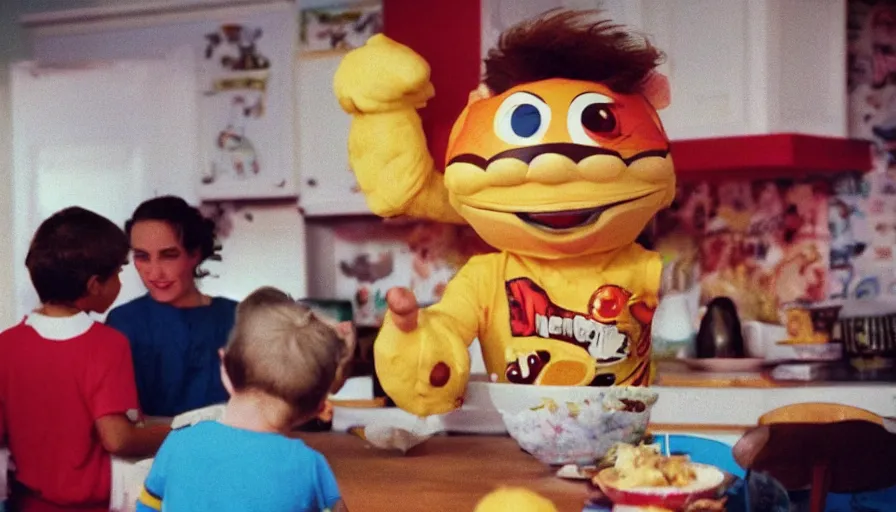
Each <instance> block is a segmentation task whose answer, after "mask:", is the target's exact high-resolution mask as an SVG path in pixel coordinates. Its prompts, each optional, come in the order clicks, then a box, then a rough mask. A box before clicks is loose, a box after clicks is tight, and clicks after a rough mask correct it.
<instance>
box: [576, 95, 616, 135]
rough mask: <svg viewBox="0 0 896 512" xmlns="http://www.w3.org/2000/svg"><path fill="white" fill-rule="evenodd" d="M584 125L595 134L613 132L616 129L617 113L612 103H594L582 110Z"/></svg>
mask: <svg viewBox="0 0 896 512" xmlns="http://www.w3.org/2000/svg"><path fill="white" fill-rule="evenodd" d="M582 126H584V127H585V129H586V130H588V131H589V132H591V133H593V134H595V135H597V134H604V133H613V132H614V131H615V130H616V114H614V113H613V110H611V108H610V105H607V104H604V103H592V104H591V105H588V106H587V107H585V110H583V111H582Z"/></svg>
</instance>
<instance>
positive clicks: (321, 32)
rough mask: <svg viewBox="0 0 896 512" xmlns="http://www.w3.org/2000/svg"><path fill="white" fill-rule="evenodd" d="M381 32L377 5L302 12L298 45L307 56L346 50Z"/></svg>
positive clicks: (381, 16)
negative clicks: (299, 44) (300, 44)
mask: <svg viewBox="0 0 896 512" xmlns="http://www.w3.org/2000/svg"><path fill="white" fill-rule="evenodd" d="M382 31H383V15H382V12H381V11H380V7H379V6H378V5H370V6H361V7H352V8H340V7H333V8H322V9H306V10H304V11H302V32H301V42H302V48H303V51H304V52H306V53H312V52H319V51H333V50H336V51H348V50H351V49H353V48H357V47H359V46H362V45H363V44H364V42H365V41H366V40H367V39H368V38H369V37H371V36H372V35H374V34H379V33H380V32H382Z"/></svg>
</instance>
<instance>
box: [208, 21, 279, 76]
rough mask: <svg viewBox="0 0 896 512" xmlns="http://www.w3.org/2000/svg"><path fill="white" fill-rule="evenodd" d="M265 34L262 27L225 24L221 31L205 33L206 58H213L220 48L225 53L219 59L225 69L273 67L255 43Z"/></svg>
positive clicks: (240, 69) (246, 69) (238, 69)
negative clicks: (223, 45)
mask: <svg viewBox="0 0 896 512" xmlns="http://www.w3.org/2000/svg"><path fill="white" fill-rule="evenodd" d="M263 34H264V33H263V32H262V30H261V29H260V28H249V27H244V26H242V25H224V26H222V27H221V29H220V31H217V32H212V33H210V34H206V35H205V40H206V47H205V58H206V59H211V58H213V57H214V56H215V52H217V51H219V50H220V51H221V52H222V53H223V55H221V56H220V57H219V59H218V61H219V62H220V64H221V67H223V68H225V69H228V70H231V71H253V70H259V69H268V68H270V67H271V61H270V60H269V59H268V58H267V57H265V56H264V55H262V54H260V53H259V52H258V48H257V46H256V44H255V43H256V42H257V41H258V40H259V39H260V38H261V36H262V35H263ZM225 42H226V43H227V45H226V46H225V47H224V48H222V47H221V45H222V44H223V43H225ZM234 49H235V50H236V52H234V51H233V50H234Z"/></svg>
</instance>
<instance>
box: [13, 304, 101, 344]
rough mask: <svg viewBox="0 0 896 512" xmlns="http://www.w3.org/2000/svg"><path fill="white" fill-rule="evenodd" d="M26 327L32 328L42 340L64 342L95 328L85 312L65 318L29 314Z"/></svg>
mask: <svg viewBox="0 0 896 512" xmlns="http://www.w3.org/2000/svg"><path fill="white" fill-rule="evenodd" d="M25 325H29V326H31V327H32V328H33V329H34V330H35V331H37V333H38V334H40V335H41V337H42V338H46V339H49V340H55V341H64V340H69V339H72V338H75V337H77V336H80V335H82V334H84V333H85V332H87V331H88V330H89V329H90V327H91V326H93V319H92V318H90V316H88V315H87V313H85V312H83V311H82V312H80V313H78V314H76V315H72V316H63V317H58V316H47V315H42V314H40V313H29V314H28V316H27V317H26V318H25Z"/></svg>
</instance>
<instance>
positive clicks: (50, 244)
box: [25, 206, 130, 304]
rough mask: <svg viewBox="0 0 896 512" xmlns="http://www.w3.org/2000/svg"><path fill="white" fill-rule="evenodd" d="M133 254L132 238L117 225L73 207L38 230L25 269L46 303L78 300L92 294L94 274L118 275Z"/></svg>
mask: <svg viewBox="0 0 896 512" xmlns="http://www.w3.org/2000/svg"><path fill="white" fill-rule="evenodd" d="M129 251H130V245H129V243H128V238H127V236H126V235H125V234H124V231H122V229H121V228H119V227H118V226H116V225H115V223H113V222H112V221H111V220H109V219H107V218H106V217H103V216H102V215H99V214H97V213H94V212H92V211H90V210H86V209H84V208H80V207H78V206H72V207H69V208H65V209H63V210H60V211H58V212H56V213H54V214H53V215H51V216H50V217H49V218H48V219H46V220H44V221H43V222H42V223H41V225H40V226H39V227H38V228H37V231H36V232H35V233H34V238H32V239H31V246H30V247H29V248H28V255H27V256H26V257H25V266H26V267H28V274H29V275H30V276H31V283H32V284H33V285H34V289H35V291H37V296H38V297H39V298H40V301H41V302H43V303H45V304H46V303H66V302H73V301H76V300H78V299H80V298H82V297H84V296H85V295H86V294H87V282H88V281H89V280H90V278H91V277H92V276H97V278H99V279H100V280H101V281H105V280H106V279H109V278H110V277H112V276H114V275H115V274H117V273H118V271H119V270H120V269H121V267H122V265H125V264H126V263H127V259H128V252H129Z"/></svg>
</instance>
